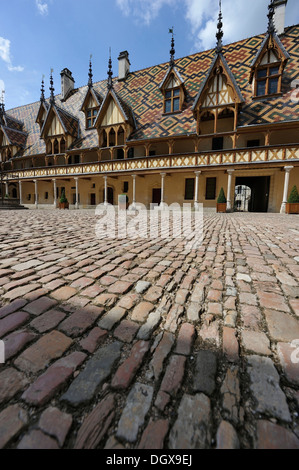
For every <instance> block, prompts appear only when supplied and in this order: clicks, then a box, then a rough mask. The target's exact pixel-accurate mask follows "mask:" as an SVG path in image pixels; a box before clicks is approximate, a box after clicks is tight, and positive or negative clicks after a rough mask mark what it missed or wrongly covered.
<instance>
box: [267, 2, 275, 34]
mask: <svg viewBox="0 0 299 470" xmlns="http://www.w3.org/2000/svg"><path fill="white" fill-rule="evenodd" d="M268 10H269V13H268V15H267V16H268V20H269V21H268V33H269V34H273V33H274V32H275V26H274V20H273V18H274V14H275V5H274V0H271V2H270V4H269V6H268Z"/></svg>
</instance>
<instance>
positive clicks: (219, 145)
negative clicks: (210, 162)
mask: <svg viewBox="0 0 299 470" xmlns="http://www.w3.org/2000/svg"><path fill="white" fill-rule="evenodd" d="M222 149H223V137H213V140H212V150H222Z"/></svg>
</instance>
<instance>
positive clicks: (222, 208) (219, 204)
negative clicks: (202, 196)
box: [216, 202, 226, 212]
mask: <svg viewBox="0 0 299 470" xmlns="http://www.w3.org/2000/svg"><path fill="white" fill-rule="evenodd" d="M216 208H217V212H226V202H216Z"/></svg>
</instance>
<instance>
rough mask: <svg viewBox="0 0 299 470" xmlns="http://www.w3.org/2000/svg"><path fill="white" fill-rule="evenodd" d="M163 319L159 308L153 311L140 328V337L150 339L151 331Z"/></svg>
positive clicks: (138, 334) (138, 335)
mask: <svg viewBox="0 0 299 470" xmlns="http://www.w3.org/2000/svg"><path fill="white" fill-rule="evenodd" d="M160 321H161V313H160V312H159V310H155V311H154V312H151V313H150V314H149V316H148V318H147V320H146V322H145V323H144V324H143V325H142V326H141V328H140V330H139V331H138V333H137V337H138V338H139V339H144V340H147V339H149V337H150V335H151V333H152V332H153V331H154V330H155V329H156V327H157V326H158V325H159V323H160Z"/></svg>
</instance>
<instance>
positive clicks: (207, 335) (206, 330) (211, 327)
mask: <svg viewBox="0 0 299 470" xmlns="http://www.w3.org/2000/svg"><path fill="white" fill-rule="evenodd" d="M219 328H220V322H219V320H215V321H209V320H208V319H207V317H205V321H204V324H203V325H202V327H201V328H200V331H199V336H200V337H201V338H202V340H203V341H204V342H205V343H207V344H209V343H212V344H213V345H216V346H217V347H219V346H220V333H219Z"/></svg>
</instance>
